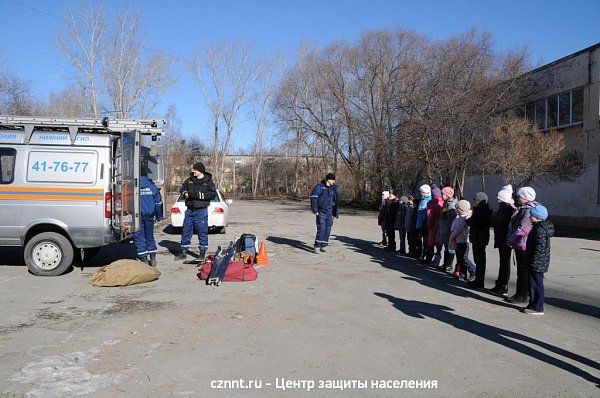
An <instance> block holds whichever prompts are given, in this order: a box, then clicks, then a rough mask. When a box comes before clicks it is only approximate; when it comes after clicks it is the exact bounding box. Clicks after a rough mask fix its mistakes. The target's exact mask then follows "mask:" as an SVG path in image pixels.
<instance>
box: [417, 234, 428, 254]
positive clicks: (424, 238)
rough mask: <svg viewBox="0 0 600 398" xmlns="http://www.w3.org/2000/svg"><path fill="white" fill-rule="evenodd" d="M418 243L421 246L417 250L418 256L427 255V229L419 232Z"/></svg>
mask: <svg viewBox="0 0 600 398" xmlns="http://www.w3.org/2000/svg"><path fill="white" fill-rule="evenodd" d="M419 243H420V246H421V250H419V257H427V253H429V250H430V248H429V245H428V244H427V243H429V239H428V237H427V230H425V231H422V232H420V233H419Z"/></svg>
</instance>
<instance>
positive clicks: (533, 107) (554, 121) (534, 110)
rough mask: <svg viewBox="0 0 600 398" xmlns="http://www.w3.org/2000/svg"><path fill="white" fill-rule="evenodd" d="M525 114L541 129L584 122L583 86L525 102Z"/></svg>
mask: <svg viewBox="0 0 600 398" xmlns="http://www.w3.org/2000/svg"><path fill="white" fill-rule="evenodd" d="M525 116H526V117H527V119H528V120H529V121H531V122H532V123H535V125H536V127H537V128H538V129H540V130H545V129H549V128H552V127H559V128H560V127H563V126H568V125H570V124H575V123H581V122H583V88H578V89H576V90H572V91H566V92H564V93H560V94H557V95H553V96H550V97H546V98H541V99H539V100H537V101H535V102H529V103H527V104H525Z"/></svg>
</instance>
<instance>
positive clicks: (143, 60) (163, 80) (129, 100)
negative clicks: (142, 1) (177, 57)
mask: <svg viewBox="0 0 600 398" xmlns="http://www.w3.org/2000/svg"><path fill="white" fill-rule="evenodd" d="M144 50H146V47H145V45H144V38H143V35H142V33H141V31H140V14H139V12H138V11H135V12H130V11H123V12H122V13H121V14H120V15H119V16H118V18H117V20H116V23H115V25H114V26H113V27H112V30H111V31H110V33H109V36H108V42H107V44H106V46H105V49H104V51H103V54H102V74H103V85H104V87H105V88H106V91H107V95H108V98H109V102H110V111H111V112H114V113H115V114H116V116H117V117H118V118H128V117H131V116H133V115H137V116H139V117H142V118H143V117H148V116H149V115H150V113H151V112H152V111H153V110H154V108H155V107H156V105H157V104H158V102H159V100H160V96H161V95H162V94H163V93H164V92H165V91H166V90H167V89H168V88H169V87H171V86H172V84H173V83H174V81H175V79H174V77H173V76H172V75H171V72H170V68H171V65H172V61H171V59H170V58H169V57H168V56H166V55H165V54H163V53H161V52H155V53H153V54H150V53H149V52H148V51H144Z"/></svg>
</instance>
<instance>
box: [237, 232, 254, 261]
mask: <svg viewBox="0 0 600 398" xmlns="http://www.w3.org/2000/svg"><path fill="white" fill-rule="evenodd" d="M256 252H257V247H256V236H255V235H253V234H242V236H240V237H239V238H238V240H237V241H236V242H235V257H241V255H242V254H243V253H246V254H250V255H252V256H254V255H256Z"/></svg>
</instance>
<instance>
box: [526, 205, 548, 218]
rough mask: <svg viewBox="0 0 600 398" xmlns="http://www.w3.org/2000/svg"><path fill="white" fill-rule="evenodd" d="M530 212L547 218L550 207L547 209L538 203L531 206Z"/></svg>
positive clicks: (538, 216)
mask: <svg viewBox="0 0 600 398" xmlns="http://www.w3.org/2000/svg"><path fill="white" fill-rule="evenodd" d="M530 214H531V215H532V216H533V217H535V218H539V219H540V220H545V219H546V218H548V209H546V208H545V207H544V206H542V205H537V206H535V207H532V208H531V211H530Z"/></svg>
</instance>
